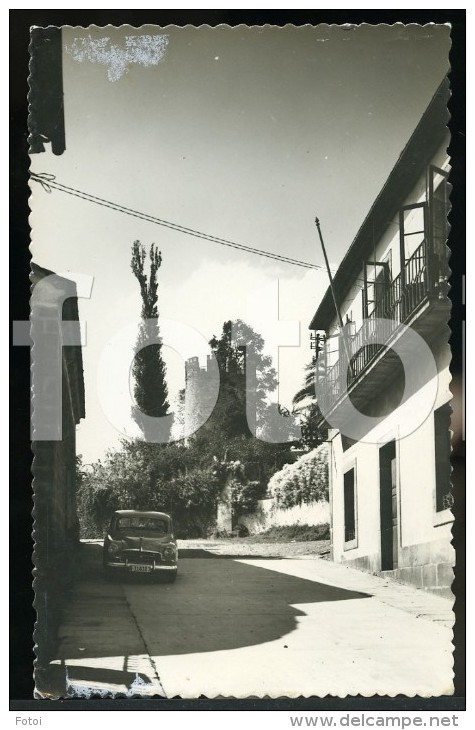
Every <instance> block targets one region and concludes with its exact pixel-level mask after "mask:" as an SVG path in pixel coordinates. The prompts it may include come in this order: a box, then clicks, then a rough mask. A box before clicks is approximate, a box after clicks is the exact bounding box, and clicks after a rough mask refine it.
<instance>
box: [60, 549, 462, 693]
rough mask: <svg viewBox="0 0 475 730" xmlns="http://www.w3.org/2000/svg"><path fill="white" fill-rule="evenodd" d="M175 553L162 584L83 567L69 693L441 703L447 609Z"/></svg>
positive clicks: (312, 573) (252, 562) (350, 577)
mask: <svg viewBox="0 0 475 730" xmlns="http://www.w3.org/2000/svg"><path fill="white" fill-rule="evenodd" d="M219 552H220V554H219V555H216V554H214V553H213V552H212V551H211V550H210V549H206V543H203V542H201V543H200V546H199V547H192V546H190V545H189V544H188V545H186V544H185V546H184V547H181V551H180V563H179V576H178V578H177V581H176V583H175V584H173V585H170V584H166V583H162V582H158V581H157V580H154V581H152V580H151V579H150V578H149V576H130V577H126V578H124V579H123V580H122V579H121V580H119V581H117V582H113V583H106V582H105V581H104V580H103V577H102V573H101V567H100V545H99V544H86V545H84V546H83V561H84V562H83V568H82V572H81V576H80V580H79V582H78V583H77V585H76V589H75V593H74V596H73V598H72V600H71V604H70V606H69V608H68V610H67V612H66V615H65V617H64V622H63V625H62V627H61V631H60V638H61V641H60V645H59V649H58V657H57V659H56V661H55V665H56V667H57V668H58V669H60V668H61V667H62V668H63V673H64V670H65V671H66V672H67V683H66V684H67V692H68V693H69V694H76V695H83V696H90V694H91V692H94V693H99V694H103V695H104V694H105V695H107V696H110V693H111V692H112V693H128V694H139V695H160V696H163V697H169V698H170V697H174V696H177V695H180V696H182V697H186V698H192V697H199V696H200V695H205V696H207V697H217V696H220V697H232V696H235V697H247V696H257V697H263V696H268V697H278V696H291V697H292V696H299V695H303V696H310V695H320V696H323V695H326V694H332V695H340V696H345V695H347V694H358V693H359V694H362V695H373V694H375V693H381V694H407V695H410V696H414V695H416V694H420V695H423V696H434V695H439V694H450V693H451V686H452V685H451V682H452V671H451V666H452V655H451V652H452V644H451V635H452V632H451V611H450V603H449V602H448V601H446V600H444V599H441V598H439V597H436V596H432V595H430V594H427V593H424V592H422V591H418V590H416V589H413V588H410V587H408V586H401V585H398V584H395V583H392V582H390V581H387V580H383V579H381V578H378V577H375V576H371V575H367V574H365V573H360V572H359V571H355V570H352V569H349V568H345V567H342V566H339V565H334V564H332V563H331V562H329V561H326V560H322V559H321V558H310V557H309V556H305V557H297V558H290V559H282V558H269V557H259V556H258V555H255V554H253V555H252V557H236V556H228V557H226V554H225V553H223V549H221V550H219Z"/></svg>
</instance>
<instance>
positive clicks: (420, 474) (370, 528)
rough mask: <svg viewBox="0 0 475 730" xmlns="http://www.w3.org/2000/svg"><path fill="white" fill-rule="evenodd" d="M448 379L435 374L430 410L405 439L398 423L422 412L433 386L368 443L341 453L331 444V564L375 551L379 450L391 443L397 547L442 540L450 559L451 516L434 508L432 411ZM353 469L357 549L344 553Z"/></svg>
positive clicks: (445, 373)
mask: <svg viewBox="0 0 475 730" xmlns="http://www.w3.org/2000/svg"><path fill="white" fill-rule="evenodd" d="M449 380H450V374H449V372H448V370H446V369H445V370H443V371H442V372H441V373H439V375H438V378H437V384H438V390H437V397H436V400H435V402H434V405H433V407H432V408H430V410H429V412H428V414H427V415H426V416H425V417H424V418H421V419H420V422H419V425H418V426H417V428H414V430H413V431H412V432H411V433H410V434H408V435H407V436H405V437H403V438H401V437H400V429H401V424H405V423H408V422H409V419H410V418H411V417H414V416H415V415H416V416H418V415H420V414H421V413H422V412H423V406H424V404H425V403H427V400H426V398H427V397H428V395H429V393H430V390H431V385H433V383H428V384H427V385H426V386H425V387H424V388H421V389H420V390H419V391H418V392H417V393H416V394H415V395H414V396H413V397H412V398H410V399H409V400H408V401H407V402H406V403H405V404H404V405H403V406H401V407H400V408H398V409H396V410H395V411H394V412H393V413H392V414H390V415H389V416H388V417H387V418H386V419H385V420H384V421H383V422H382V423H381V424H380V425H379V426H378V427H377V428H375V429H374V430H373V431H372V432H371V434H368V435H367V437H366V438H367V439H370V438H371V441H372V443H364V442H359V443H357V444H355V445H353V446H352V447H351V448H349V449H348V450H347V451H345V452H343V451H342V448H341V442H340V439H339V438H338V437H337V438H335V439H334V440H333V441H332V455H331V458H330V460H329V467H330V469H331V474H330V484H331V487H332V494H331V497H332V504H333V553H334V559H335V560H337V561H342V560H352V559H354V558H359V557H363V556H368V555H375V554H379V552H380V530H381V527H380V514H379V449H380V448H381V446H383V445H384V444H385V443H387V442H388V441H390V440H392V439H395V440H396V459H397V480H398V525H399V545H400V546H401V547H409V546H414V545H418V544H422V543H429V542H433V541H436V540H440V539H442V540H443V539H444V538H445V539H446V540H447V551H446V553H447V559H450V552H451V550H450V529H451V525H450V522H451V521H452V516H451V514H450V512H449V511H446V512H444V513H437V512H436V510H435V444H434V415H433V413H434V409H436V408H438V407H439V406H441V405H443V404H444V403H446V402H447V401H448V400H449V398H450V393H449V391H448V384H449ZM353 466H355V469H356V471H355V478H356V545H355V546H354V547H353V546H352V547H351V548H350V549H345V544H344V504H343V474H344V473H345V472H346V471H347V470H348V469H350V468H351V467H353Z"/></svg>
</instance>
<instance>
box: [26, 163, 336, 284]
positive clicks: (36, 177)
mask: <svg viewBox="0 0 475 730" xmlns="http://www.w3.org/2000/svg"><path fill="white" fill-rule="evenodd" d="M30 177H31V179H32V180H33V181H35V182H38V183H40V185H41V186H42V187H43V189H44V190H45V191H46V192H48V193H50V192H51V189H52V188H54V189H55V190H59V191H60V192H63V193H67V194H68V195H72V196H74V197H77V198H81V199H82V200H86V201H88V202H90V203H94V204H95V205H100V206H102V207H105V208H110V209H112V210H116V211H118V212H120V213H124V214H126V215H130V216H133V217H135V218H140V219H141V220H145V221H148V222H149V223H155V224H156V225H159V226H163V227H165V228H169V229H171V230H174V231H178V232H180V233H184V234H186V235H188V236H194V237H195V238H201V239H204V240H207V241H210V242H212V243H217V244H219V245H222V246H227V247H229V248H234V249H237V250H240V251H245V252H246V253H252V254H255V255H258V256H265V257H266V258H269V259H274V260H275V261H280V262H281V263H286V264H292V265H294V266H301V267H304V268H307V269H322V270H323V269H324V267H323V266H320V265H318V264H311V263H309V262H307V261H301V260H299V259H294V258H291V257H290V256H283V255H281V254H278V253H273V252H271V251H265V250H263V249H259V248H254V247H252V246H246V245H244V244H242V243H237V242H236V241H230V240H228V239H226V238H220V237H219V236H213V235H211V234H208V233H203V232H202V231H198V230H195V229H194V228H188V227H186V226H182V225H180V224H178V223H173V222H171V221H167V220H164V219H162V218H158V217H156V216H152V215H149V214H148V213H142V212H141V211H138V210H134V209H133V208H129V207H127V206H124V205H120V204H118V203H114V202H112V201H110V200H106V199H105V198H100V197H98V196H96V195H92V194H90V193H85V192H84V191H82V190H77V189H76V188H72V187H70V186H68V185H63V184H62V183H60V182H58V181H57V180H56V178H55V176H54V175H52V174H50V173H35V172H32V173H30Z"/></svg>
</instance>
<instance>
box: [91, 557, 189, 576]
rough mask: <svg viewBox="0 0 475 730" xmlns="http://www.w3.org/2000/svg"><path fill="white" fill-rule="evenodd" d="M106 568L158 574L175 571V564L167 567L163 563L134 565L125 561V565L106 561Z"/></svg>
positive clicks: (120, 562)
mask: <svg viewBox="0 0 475 730" xmlns="http://www.w3.org/2000/svg"><path fill="white" fill-rule="evenodd" d="M105 567H106V568H111V570H127V571H130V572H131V573H133V572H137V573H140V572H142V573H159V572H162V571H163V572H167V571H168V572H170V571H175V572H176V570H177V564H176V563H175V564H172V565H167V564H165V563H158V562H157V563H156V562H152V563H135V562H133V561H130V560H126V561H125V563H124V562H122V561H117V562H114V561H107V563H105Z"/></svg>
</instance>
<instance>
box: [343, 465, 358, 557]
mask: <svg viewBox="0 0 475 730" xmlns="http://www.w3.org/2000/svg"><path fill="white" fill-rule="evenodd" d="M350 472H353V520H354V532H355V536H354V538H352V539H351V540H347V539H346V500H345V476H346V475H347V474H349V473H350ZM357 547H358V490H357V470H356V460H355V461H354V462H353V464H352V465H351V466H348V467H347V468H346V470H345V471H344V472H343V549H344V551H347V550H354V549H355V548H357Z"/></svg>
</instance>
